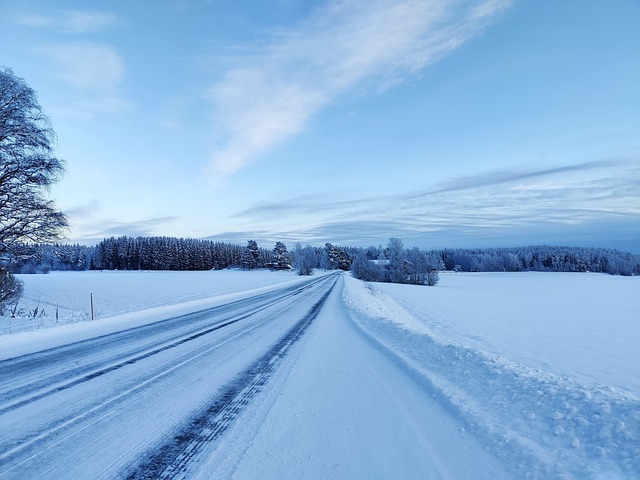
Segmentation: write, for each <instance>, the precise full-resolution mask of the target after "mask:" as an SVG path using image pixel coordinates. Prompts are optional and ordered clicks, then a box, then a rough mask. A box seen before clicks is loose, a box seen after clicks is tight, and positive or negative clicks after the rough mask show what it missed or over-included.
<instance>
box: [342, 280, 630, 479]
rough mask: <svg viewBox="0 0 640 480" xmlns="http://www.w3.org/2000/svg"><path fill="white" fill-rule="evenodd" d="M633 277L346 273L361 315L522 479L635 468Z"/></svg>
mask: <svg viewBox="0 0 640 480" xmlns="http://www.w3.org/2000/svg"><path fill="white" fill-rule="evenodd" d="M639 287H640V278H628V277H611V276H607V275H595V274H560V273H544V274H541V273H519V274H515V273H508V274H507V273H493V274H461V273H457V274H444V275H441V283H440V284H439V285H438V286H437V287H436V288H425V287H418V286H406V285H391V284H370V283H363V282H360V281H357V280H354V279H352V278H346V288H345V295H344V298H345V302H346V303H347V304H348V305H349V306H350V307H351V308H352V309H354V311H355V312H357V313H356V316H355V318H356V321H357V322H358V323H359V325H360V326H361V327H362V328H363V329H364V330H365V331H367V332H369V333H370V335H371V336H372V337H373V338H375V339H376V341H378V342H379V345H380V347H381V348H383V349H386V350H387V351H388V352H389V354H390V355H392V356H393V357H394V358H396V359H397V360H398V361H399V362H400V363H401V364H403V365H404V366H405V367H406V368H407V369H408V370H409V371H411V372H413V373H414V375H415V376H416V378H418V379H420V380H422V381H423V382H424V384H425V385H426V386H427V388H428V389H429V390H431V392H432V393H433V394H434V395H436V396H438V398H440V400H441V402H442V403H443V405H447V406H448V407H449V408H450V409H451V411H453V412H455V413H456V415H457V416H458V417H459V418H460V419H461V421H463V422H464V423H465V424H466V427H467V428H468V429H469V430H470V431H472V432H474V434H475V435H476V436H478V437H480V438H482V439H483V441H484V443H485V444H486V445H487V448H489V449H490V450H491V451H493V452H495V453H496V455H499V456H502V457H503V458H504V459H505V461H506V462H507V463H509V464H511V465H512V466H513V467H515V468H517V469H518V470H519V476H522V477H523V478H524V477H532V478H598V479H600V478H601V479H605V478H606V479H610V478H621V479H622V478H640V401H639V397H640V395H638V393H639V389H638V386H639V383H638V380H639V376H640V375H639V372H640V370H639V368H640V358H639V352H640V349H639V348H638V345H640V301H639V298H640V297H639V296H638V293H640V290H639Z"/></svg>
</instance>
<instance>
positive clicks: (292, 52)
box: [208, 0, 511, 180]
mask: <svg viewBox="0 0 640 480" xmlns="http://www.w3.org/2000/svg"><path fill="white" fill-rule="evenodd" d="M510 3H511V0H475V1H469V2H462V3H461V2H459V1H457V0H423V1H415V0H403V1H393V2H392V1H389V0H372V1H369V2H362V1H359V0H342V1H337V0H335V1H329V2H328V3H326V4H325V5H324V6H323V7H321V8H318V9H316V10H315V12H314V13H313V14H312V15H311V16H310V17H309V18H308V19H306V20H305V21H304V22H302V23H301V24H300V25H299V26H298V27H297V28H296V29H292V30H286V31H278V32H275V33H273V34H272V35H271V36H270V39H269V40H268V41H267V43H266V44H265V45H264V46H263V47H260V48H256V49H249V51H244V53H242V54H240V55H239V56H238V58H237V59H236V65H235V66H234V68H232V69H230V70H229V71H228V72H227V73H226V75H225V76H224V78H223V79H222V80H221V81H220V82H218V83H217V84H216V85H214V86H213V87H212V88H211V89H210V91H209V94H208V98H209V100H210V101H211V102H212V103H213V106H214V108H215V111H216V114H217V117H218V119H219V122H218V125H216V131H217V132H223V133H222V135H221V136H220V137H219V138H218V139H217V143H218V146H217V149H216V151H215V153H214V155H213V158H212V159H211V162H210V165H209V172H210V174H211V176H212V177H213V178H214V179H218V180H219V179H222V178H224V177H226V176H228V175H230V174H232V173H234V172H236V171H237V170H239V169H241V168H243V167H244V166H245V165H247V163H249V162H250V161H252V160H253V159H254V158H255V157H258V156H260V155H262V154H264V153H266V152H268V151H270V150H271V149H273V148H275V147H276V146H278V145H279V144H281V143H282V142H284V141H286V140H287V139H289V138H290V137H292V136H293V135H295V134H297V133H299V132H300V131H302V130H303V129H304V128H305V127H306V125H307V124H308V122H309V120H310V118H311V117H312V116H313V115H314V114H316V113H317V112H318V111H320V110H321V109H322V108H323V107H326V106H327V105H328V104H330V103H331V102H332V101H334V100H335V99H336V98H338V97H339V96H340V95H343V94H345V93H346V92H348V91H352V90H354V89H356V88H358V89H359V90H360V91H365V92H379V91H382V90H385V89H387V88H390V87H392V86H393V85H395V84H397V83H399V82H401V81H402V80H403V79H405V78H406V77H407V76H409V75H412V74H415V73H416V72H419V71H420V70H422V69H423V68H425V67H426V66H428V65H430V64H432V63H434V62H436V61H438V60H440V59H441V58H443V57H445V56H447V55H448V54H450V53H451V52H452V51H454V50H456V49H457V48H458V47H460V46H461V45H462V44H464V43H465V42H467V41H468V40H469V39H470V38H472V37H473V36H475V35H477V34H478V33H479V32H481V31H482V30H483V29H484V28H485V27H486V26H487V24H488V23H489V22H490V21H491V20H492V19H493V18H494V17H495V15H496V14H497V13H499V12H501V11H502V10H504V9H505V8H506V7H507V6H508V5H509V4H510Z"/></svg>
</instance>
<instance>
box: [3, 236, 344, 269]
mask: <svg viewBox="0 0 640 480" xmlns="http://www.w3.org/2000/svg"><path fill="white" fill-rule="evenodd" d="M354 252H355V249H353V248H348V247H347V248H343V247H336V246H333V245H331V244H330V243H327V244H326V245H325V247H324V248H319V247H304V248H302V247H301V246H297V247H296V249H295V250H294V251H291V252H290V251H288V250H287V247H286V245H285V244H284V243H283V242H276V243H275V245H274V247H273V248H263V247H259V246H258V244H257V242H256V241H254V240H249V241H248V242H247V245H245V246H243V245H238V244H232V243H223V242H214V241H210V240H197V239H185V238H174V237H135V238H134V237H126V236H124V237H118V238H115V237H112V238H107V239H104V240H102V241H101V242H100V243H98V244H97V245H95V246H84V245H78V244H75V245H66V244H42V245H40V244H38V245H24V246H23V247H22V251H21V252H20V254H19V255H16V256H15V257H14V258H13V259H12V260H11V263H10V264H9V265H7V267H8V268H9V270H10V271H12V272H13V273H47V272H49V271H52V270H55V271H66V270H222V269H225V268H242V269H245V270H254V269H260V268H269V269H273V270H288V269H292V268H296V269H298V270H300V269H302V270H304V272H302V273H303V274H307V275H308V274H311V272H312V270H313V269H314V268H324V269H327V270H333V269H342V270H349V267H350V266H351V259H352V258H353V255H354Z"/></svg>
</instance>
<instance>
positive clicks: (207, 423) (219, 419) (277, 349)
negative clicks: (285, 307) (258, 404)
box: [125, 279, 336, 480]
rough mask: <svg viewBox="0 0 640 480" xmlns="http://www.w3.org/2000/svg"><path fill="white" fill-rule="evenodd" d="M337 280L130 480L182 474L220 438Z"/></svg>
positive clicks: (295, 339) (324, 300)
mask: <svg viewBox="0 0 640 480" xmlns="http://www.w3.org/2000/svg"><path fill="white" fill-rule="evenodd" d="M335 284H336V280H335V279H334V281H333V284H332V285H331V287H330V288H329V290H328V291H327V292H326V293H325V294H324V295H323V296H322V297H321V298H320V300H318V301H317V302H316V303H315V304H314V305H313V307H312V308H311V310H310V311H309V312H308V313H307V315H305V316H304V317H303V318H302V319H301V320H299V321H298V322H297V323H296V324H295V325H294V326H293V327H292V328H291V329H290V330H289V331H288V332H287V333H286V334H285V335H284V336H283V337H282V338H281V339H280V340H279V341H278V342H277V343H276V344H275V345H274V346H273V347H272V348H271V349H270V350H269V351H267V352H266V353H265V354H264V355H262V356H261V357H260V358H258V359H257V360H255V361H254V362H253V363H252V364H251V365H250V366H249V367H248V368H247V369H245V370H244V371H243V372H241V373H240V374H239V375H238V376H236V378H235V379H234V380H233V381H231V382H230V383H229V384H228V385H227V386H226V387H225V388H224V390H223V391H222V393H221V394H219V395H218V396H217V398H216V399H215V400H214V402H213V403H212V404H211V405H210V406H209V407H208V408H207V409H205V410H204V411H203V412H201V413H200V414H198V415H197V416H196V417H194V418H193V419H192V420H191V421H189V422H188V423H187V424H186V425H185V426H184V428H183V429H181V430H179V431H177V432H176V434H175V435H174V436H173V438H172V439H171V440H170V441H169V442H167V443H165V444H164V445H161V446H160V447H158V448H157V449H156V450H155V451H154V452H152V453H150V454H149V455H148V457H147V458H146V459H143V460H142V461H141V463H140V464H139V465H138V466H136V467H134V469H133V470H132V471H130V472H129V473H127V474H125V475H126V478H127V479H128V480H140V479H175V478H181V476H182V475H183V474H184V472H185V470H186V468H187V466H188V464H189V462H190V460H191V459H193V458H194V457H195V456H196V455H197V454H198V453H199V452H200V451H202V449H203V448H204V447H205V446H207V445H209V444H210V443H211V442H214V441H216V440H217V439H218V438H220V437H221V436H222V435H223V433H224V432H225V431H226V430H227V429H228V428H229V426H230V425H231V424H232V422H233V421H234V420H235V419H236V418H238V416H239V415H240V414H241V413H242V412H243V410H244V409H245V407H246V406H247V405H248V404H249V402H250V401H251V400H252V399H253V398H254V397H255V396H256V395H258V394H259V393H260V392H261V391H262V389H263V388H264V386H265V385H266V384H267V382H268V381H269V379H270V378H271V376H272V375H273V374H274V373H275V371H276V369H277V368H278V367H279V366H280V363H281V361H282V359H283V358H284V357H285V356H286V355H287V354H288V353H289V350H290V349H291V347H292V346H293V345H295V343H296V342H298V340H300V338H301V337H302V336H303V335H304V333H305V332H306V331H307V329H308V327H309V326H310V325H311V323H312V322H313V321H314V320H315V318H316V317H317V316H318V314H319V313H320V310H321V309H322V306H323V305H324V304H325V302H326V301H327V298H328V297H329V295H330V294H331V291H332V290H333V288H334V286H335Z"/></svg>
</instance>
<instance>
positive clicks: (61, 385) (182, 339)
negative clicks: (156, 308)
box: [0, 280, 320, 415]
mask: <svg viewBox="0 0 640 480" xmlns="http://www.w3.org/2000/svg"><path fill="white" fill-rule="evenodd" d="M318 281H320V280H314V281H312V282H310V283H308V284H306V285H304V286H302V287H300V286H296V287H295V288H294V289H293V291H290V289H286V291H285V293H284V294H281V295H279V296H278V297H277V298H275V299H273V298H270V296H271V295H273V292H270V293H267V294H263V295H261V296H260V297H259V298H260V299H261V300H264V299H266V300H267V301H266V302H265V303H264V304H263V305H262V306H260V307H258V308H255V303H253V302H251V299H249V300H240V301H238V302H233V303H230V304H226V305H222V306H220V307H214V308H212V309H208V310H205V311H202V312H195V313H193V314H188V315H184V316H181V317H177V318H172V319H169V320H167V321H165V322H168V321H171V322H175V321H176V320H178V321H180V319H182V318H188V317H191V316H194V315H195V316H202V315H203V314H207V315H208V314H210V315H214V314H215V313H216V311H217V310H223V311H224V310H227V309H229V307H232V308H235V307H237V306H239V305H242V304H244V303H247V304H249V305H254V306H253V307H252V309H251V310H250V311H249V312H248V313H245V314H244V315H240V316H238V315H237V313H234V314H233V315H231V316H228V317H227V318H224V319H222V320H219V321H217V322H216V324H214V325H213V326H208V327H207V328H204V329H203V328H202V327H199V328H198V329H196V330H192V331H189V332H187V333H181V334H180V335H178V336H177V337H174V338H173V339H171V340H169V341H168V343H164V344H163V345H160V346H158V347H156V348H151V349H149V348H145V349H140V350H138V351H137V352H135V351H134V352H129V353H128V355H125V356H123V357H120V359H118V360H117V361H112V359H111V358H109V359H108V360H107V361H104V362H101V363H102V365H95V364H94V365H91V366H89V367H86V366H84V367H81V369H79V371H74V372H64V373H61V374H59V375H54V376H48V377H47V378H46V379H44V380H42V381H41V382H38V383H34V384H32V385H27V386H21V387H20V388H12V389H11V390H9V391H6V392H0V399H2V398H3V397H4V402H5V403H4V404H0V415H2V414H4V413H6V412H9V411H11V410H15V409H16V408H20V407H23V406H25V405H28V404H30V403H32V402H35V401H37V400H41V399H43V398H46V397H48V396H49V395H52V394H54V393H57V392H60V391H63V390H67V389H69V388H72V387H74V386H76V385H79V384H81V383H84V382H87V381H89V380H92V379H94V378H97V377H100V376H102V375H105V374H107V373H109V372H112V371H114V370H118V369H120V368H122V367H125V366H127V365H132V364H134V363H136V362H139V361H141V360H144V359H147V358H149V357H152V356H154V355H157V354H159V353H162V352H164V351H166V350H170V349H172V348H175V347H178V346H180V345H182V344H184V343H187V342H190V341H192V340H196V339H198V338H200V337H202V336H204V335H207V334H210V333H212V332H215V331H217V330H220V329H221V328H224V327H227V326H229V325H233V324H235V323H238V322H240V321H242V320H244V319H246V318H249V317H251V316H253V315H255V314H256V313H259V312H261V311H263V310H265V309H267V308H270V307H272V306H273V305H276V304H278V303H280V302H283V301H286V300H287V299H289V298H291V297H292V296H295V295H299V294H300V293H302V292H303V291H305V290H307V289H308V288H310V287H312V286H313V285H314V284H315V283H317V282H318ZM232 311H233V310H232ZM163 323H164V322H163ZM146 327H148V326H144V327H137V328H135V329H132V330H133V331H136V332H138V333H139V334H140V335H146V331H147V328H146ZM125 332H126V333H127V335H128V334H129V333H130V331H128V330H127V331H124V332H118V333H116V334H111V335H109V337H112V336H116V338H119V337H120V336H121V335H122V334H123V333H125ZM101 338H102V337H101ZM95 340H96V339H91V340H87V341H85V342H80V343H81V344H82V345H85V344H86V348H84V349H83V350H85V352H86V351H91V350H92V348H91V344H92V343H93V342H94V341H95ZM78 346H79V345H78ZM68 347H69V346H63V347H57V348H56V349H52V350H50V351H46V353H47V354H50V353H55V352H57V351H59V352H60V355H61V356H62V355H63V352H64V351H66V350H67V348H68ZM42 353H45V352H39V353H36V354H32V355H29V356H27V357H36V358H37V357H38V356H39V355H41V354H42ZM21 360H25V359H24V358H23V357H19V358H18V359H10V360H5V361H3V362H0V368H1V369H2V370H3V371H6V372H9V371H11V372H13V375H17V376H19V373H16V368H15V363H16V361H21Z"/></svg>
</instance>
